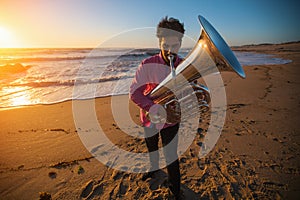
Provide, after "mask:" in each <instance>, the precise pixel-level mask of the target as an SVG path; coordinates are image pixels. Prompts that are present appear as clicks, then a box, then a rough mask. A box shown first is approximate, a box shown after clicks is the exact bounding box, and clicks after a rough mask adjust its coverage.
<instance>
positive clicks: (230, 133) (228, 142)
mask: <svg viewBox="0 0 300 200" xmlns="http://www.w3.org/2000/svg"><path fill="white" fill-rule="evenodd" d="M233 50H235V51H249V52H257V53H266V54H272V55H274V56H276V57H279V58H284V59H288V60H292V62H291V63H288V64H284V65H269V66H268V65H261V66H251V67H244V70H245V72H246V76H247V78H246V79H241V78H239V77H238V76H237V75H236V74H233V73H229V72H224V73H223V80H224V82H225V86H226V95H227V103H228V108H227V113H226V121H225V125H224V127H223V131H222V135H221V137H220V139H219V140H218V142H217V144H216V146H215V147H214V149H213V151H211V152H210V153H209V154H208V155H207V156H206V157H205V158H202V159H199V158H198V157H197V155H196V152H197V151H198V150H199V146H201V141H202V140H203V137H205V133H206V131H207V121H205V120H204V121H203V122H202V123H201V124H199V127H200V128H202V130H203V131H202V133H201V134H198V135H197V137H196V138H195V140H194V142H193V144H192V145H191V146H190V148H189V149H188V150H187V151H186V152H185V153H184V154H183V155H182V156H181V157H180V168H181V174H182V181H181V183H182V188H183V191H184V193H185V195H186V199H297V198H299V196H300V189H299V186H300V162H299V156H300V155H299V154H300V149H299V145H300V138H299V130H300V125H299V112H300V101H299V100H300V90H299V88H300V81H299V72H300V70H299V67H300V43H299V42H298V43H285V44H264V45H248V46H242V47H234V48H233ZM117 99H119V100H120V101H127V99H128V95H121V96H118V97H117ZM86 101H93V100H86ZM110 103H111V98H110V97H105V98H97V99H96V100H95V105H96V106H95V109H96V113H97V116H98V119H99V123H101V127H102V128H103V130H104V131H105V133H106V134H107V136H108V137H109V138H110V139H111V141H112V142H114V143H115V144H117V145H119V146H120V147H122V148H123V149H125V150H128V151H146V145H145V143H144V141H143V140H142V139H139V138H136V139H135V138H132V137H131V138H129V137H128V136H127V135H126V134H125V133H123V132H122V130H120V128H119V127H118V126H117V125H116V123H115V121H114V119H113V116H112V114H111V105H110ZM130 113H131V117H132V118H133V120H134V121H135V122H136V123H137V125H136V126H135V127H132V128H131V131H132V132H139V131H140V132H141V131H142V128H141V127H140V126H139V117H138V109H137V107H136V106H135V105H133V104H132V103H131V104H130ZM195 131H197V130H195ZM0 152H1V154H0V199H39V198H40V199H50V198H52V199H172V198H171V197H170V194H169V192H168V188H167V185H166V181H165V180H166V179H167V174H166V171H165V169H164V170H162V171H161V172H159V174H158V176H157V177H156V178H155V179H152V180H146V181H142V180H141V177H142V174H138V173H126V172H122V171H118V170H114V169H111V168H109V167H107V166H105V165H104V164H102V163H100V162H99V161H98V160H97V159H95V158H94V157H93V156H92V155H91V154H90V153H89V152H88V151H87V150H86V148H85V147H84V145H83V144H82V142H81V140H80V138H79V136H78V133H77V130H76V128H75V124H74V119H73V113H72V101H67V102H63V103H58V104H52V105H36V106H24V107H20V108H14V109H9V110H1V111H0Z"/></svg>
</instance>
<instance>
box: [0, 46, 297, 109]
mask: <svg viewBox="0 0 300 200" xmlns="http://www.w3.org/2000/svg"><path fill="white" fill-rule="evenodd" d="M190 50H191V49H182V50H181V51H180V52H179V55H180V56H181V57H183V58H184V57H185V56H186V55H187V54H188V53H189V51H190ZM158 52H159V49H150V48H147V49H124V48H99V49H88V48H87V49H83V48H68V49H63V48H58V49H56V48H46V49H43V48H41V49H25V48H24V49H0V109H4V108H5V109H6V108H12V107H16V106H23V105H36V104H53V103H58V102H63V101H66V100H71V99H89V98H95V97H105V96H111V95H120V94H128V92H129V85H130V83H131V80H132V78H133V77H134V74H135V71H136V69H137V67H138V65H139V63H140V62H141V61H142V60H143V59H145V58H147V57H149V56H151V55H154V54H156V53H158ZM234 53H235V55H236V56H237V58H238V60H239V61H240V63H241V65H242V66H253V65H270V64H285V63H288V62H291V61H290V60H284V59H281V58H275V57H274V56H272V55H267V54H257V53H250V52H234ZM74 85H76V91H75V92H74ZM116 85H118V86H117V87H116ZM91 86H92V87H93V88H95V89H94V90H93V91H91V90H89V89H87V88H91ZM78 91H80V92H78Z"/></svg>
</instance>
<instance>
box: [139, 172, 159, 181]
mask: <svg viewBox="0 0 300 200" xmlns="http://www.w3.org/2000/svg"><path fill="white" fill-rule="evenodd" d="M157 171H158V170H155V171H151V172H147V173H144V174H143V176H142V181H145V180H147V179H148V178H153V177H154V174H155V173H156V172H157Z"/></svg>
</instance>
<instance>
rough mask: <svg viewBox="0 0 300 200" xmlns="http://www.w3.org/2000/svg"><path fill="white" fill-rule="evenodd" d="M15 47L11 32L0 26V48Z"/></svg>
mask: <svg viewBox="0 0 300 200" xmlns="http://www.w3.org/2000/svg"><path fill="white" fill-rule="evenodd" d="M12 47H16V43H15V40H14V38H13V36H12V34H11V32H10V31H9V30H8V29H6V28H4V27H1V26H0V48H12Z"/></svg>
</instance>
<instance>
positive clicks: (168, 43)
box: [160, 36, 181, 61]
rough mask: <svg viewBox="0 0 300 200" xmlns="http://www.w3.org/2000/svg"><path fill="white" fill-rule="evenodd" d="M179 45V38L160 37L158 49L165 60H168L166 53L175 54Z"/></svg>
mask: <svg viewBox="0 0 300 200" xmlns="http://www.w3.org/2000/svg"><path fill="white" fill-rule="evenodd" d="M180 47H181V40H180V39H179V38H178V37H176V36H167V37H162V38H161V42H160V49H161V52H162V56H163V57H164V59H165V60H167V61H169V59H168V55H170V54H173V55H177V54H178V51H179V49H180Z"/></svg>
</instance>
